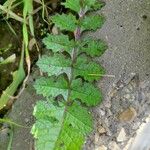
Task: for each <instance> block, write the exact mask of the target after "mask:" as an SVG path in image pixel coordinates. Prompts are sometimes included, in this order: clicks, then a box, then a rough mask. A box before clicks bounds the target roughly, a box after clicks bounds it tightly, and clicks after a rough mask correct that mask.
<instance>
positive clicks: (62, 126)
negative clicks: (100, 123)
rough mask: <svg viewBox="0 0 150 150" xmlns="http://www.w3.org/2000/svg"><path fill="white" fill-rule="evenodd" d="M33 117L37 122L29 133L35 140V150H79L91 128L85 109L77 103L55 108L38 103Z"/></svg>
mask: <svg viewBox="0 0 150 150" xmlns="http://www.w3.org/2000/svg"><path fill="white" fill-rule="evenodd" d="M39 114H40V115H39ZM34 116H35V117H36V119H37V121H36V123H35V124H34V126H33V128H32V131H31V132H32V134H34V137H35V138H36V143H35V145H36V148H37V150H64V149H66V150H69V149H70V150H79V149H81V147H82V145H83V143H84V140H85V136H86V135H87V134H88V133H90V132H91V130H92V126H93V124H92V117H91V115H90V114H89V112H88V111H87V109H86V108H84V107H81V106H80V105H79V104H77V103H73V105H72V106H69V107H68V106H66V107H57V106H54V105H51V104H50V103H48V102H44V101H43V102H38V103H37V105H36V107H35V109H34ZM45 116H46V117H45ZM52 118H54V119H52ZM54 120H56V121H54Z"/></svg>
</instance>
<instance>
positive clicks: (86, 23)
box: [81, 15, 104, 31]
mask: <svg viewBox="0 0 150 150" xmlns="http://www.w3.org/2000/svg"><path fill="white" fill-rule="evenodd" d="M103 23H104V17H102V16H99V15H95V16H87V17H85V18H84V19H83V20H82V21H81V28H82V30H83V31H84V30H96V29H97V28H99V27H101V26H102V25H103Z"/></svg>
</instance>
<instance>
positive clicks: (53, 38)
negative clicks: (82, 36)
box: [43, 34, 74, 53]
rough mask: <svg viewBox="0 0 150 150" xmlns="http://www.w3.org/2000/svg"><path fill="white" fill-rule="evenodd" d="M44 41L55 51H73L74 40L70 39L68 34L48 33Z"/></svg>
mask: <svg viewBox="0 0 150 150" xmlns="http://www.w3.org/2000/svg"><path fill="white" fill-rule="evenodd" d="M43 43H44V44H45V45H46V48H47V49H51V50H52V51H53V52H63V51H67V52H69V53H70V52H71V51H72V47H73V46H74V42H73V41H72V40H71V41H70V40H69V37H68V36H67V35H63V34H61V35H52V34H47V37H45V38H44V39H43Z"/></svg>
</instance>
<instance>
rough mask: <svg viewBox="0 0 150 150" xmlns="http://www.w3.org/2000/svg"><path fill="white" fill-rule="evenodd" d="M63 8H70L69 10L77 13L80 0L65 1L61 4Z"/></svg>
mask: <svg viewBox="0 0 150 150" xmlns="http://www.w3.org/2000/svg"><path fill="white" fill-rule="evenodd" d="M62 5H64V6H65V8H70V9H71V10H73V11H75V12H77V13H79V12H80V9H81V7H80V0H66V2H64V3H62Z"/></svg>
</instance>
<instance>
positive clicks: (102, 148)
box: [95, 145, 107, 150]
mask: <svg viewBox="0 0 150 150" xmlns="http://www.w3.org/2000/svg"><path fill="white" fill-rule="evenodd" d="M95 150H107V147H106V146H105V145H101V146H100V147H98V148H96V149H95Z"/></svg>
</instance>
